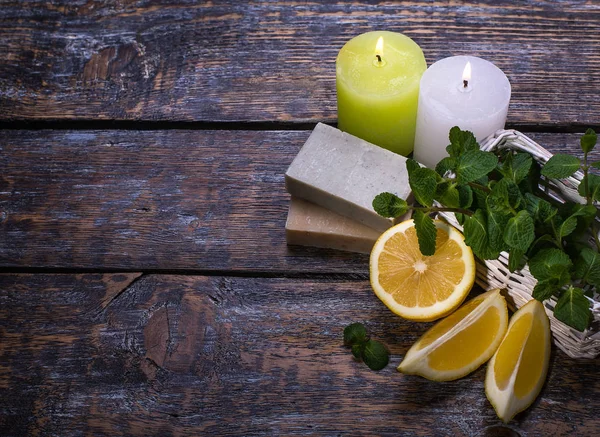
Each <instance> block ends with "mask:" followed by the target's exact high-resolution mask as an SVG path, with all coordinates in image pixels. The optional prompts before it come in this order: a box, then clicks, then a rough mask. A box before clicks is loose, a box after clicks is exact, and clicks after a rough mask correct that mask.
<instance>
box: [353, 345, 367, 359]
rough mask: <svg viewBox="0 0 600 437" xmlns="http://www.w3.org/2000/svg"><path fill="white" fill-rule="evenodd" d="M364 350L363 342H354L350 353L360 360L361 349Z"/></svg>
mask: <svg viewBox="0 0 600 437" xmlns="http://www.w3.org/2000/svg"><path fill="white" fill-rule="evenodd" d="M364 350H365V343H364V342H362V343H356V344H353V345H352V355H354V358H356V359H358V360H360V359H362V356H363V351H364Z"/></svg>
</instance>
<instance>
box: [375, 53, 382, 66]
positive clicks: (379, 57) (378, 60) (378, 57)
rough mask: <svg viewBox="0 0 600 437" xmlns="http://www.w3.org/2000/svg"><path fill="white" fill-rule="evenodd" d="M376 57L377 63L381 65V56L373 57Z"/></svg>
mask: <svg viewBox="0 0 600 437" xmlns="http://www.w3.org/2000/svg"><path fill="white" fill-rule="evenodd" d="M375 56H377V62H379V63H380V64H381V56H380V55H375Z"/></svg>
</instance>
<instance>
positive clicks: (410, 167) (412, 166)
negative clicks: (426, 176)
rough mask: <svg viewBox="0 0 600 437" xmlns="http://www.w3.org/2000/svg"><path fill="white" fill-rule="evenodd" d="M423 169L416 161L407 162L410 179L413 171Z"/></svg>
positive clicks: (408, 160) (409, 160)
mask: <svg viewBox="0 0 600 437" xmlns="http://www.w3.org/2000/svg"><path fill="white" fill-rule="evenodd" d="M419 168H421V165H420V164H419V163H418V162H417V161H415V160H414V159H410V158H409V159H407V160H406V172H407V173H408V176H409V177H410V175H411V174H412V172H413V171H415V170H417V169H419Z"/></svg>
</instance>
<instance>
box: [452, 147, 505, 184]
mask: <svg viewBox="0 0 600 437" xmlns="http://www.w3.org/2000/svg"><path fill="white" fill-rule="evenodd" d="M497 163H498V157H497V156H496V155H494V154H493V153H490V152H482V151H481V150H469V151H467V152H465V153H464V154H462V155H460V157H459V158H458V165H457V166H456V178H457V180H458V183H460V184H466V183H468V182H472V181H474V180H477V179H479V178H480V177H482V176H485V175H487V174H488V173H489V172H491V171H492V170H493V169H494V168H496V164H497Z"/></svg>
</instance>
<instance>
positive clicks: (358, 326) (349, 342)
mask: <svg viewBox="0 0 600 437" xmlns="http://www.w3.org/2000/svg"><path fill="white" fill-rule="evenodd" d="M366 339H367V330H366V329H365V327H364V325H363V324H362V323H352V324H351V325H348V326H346V327H345V328H344V345H345V346H353V345H355V344H360V343H364V342H365V341H366Z"/></svg>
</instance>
